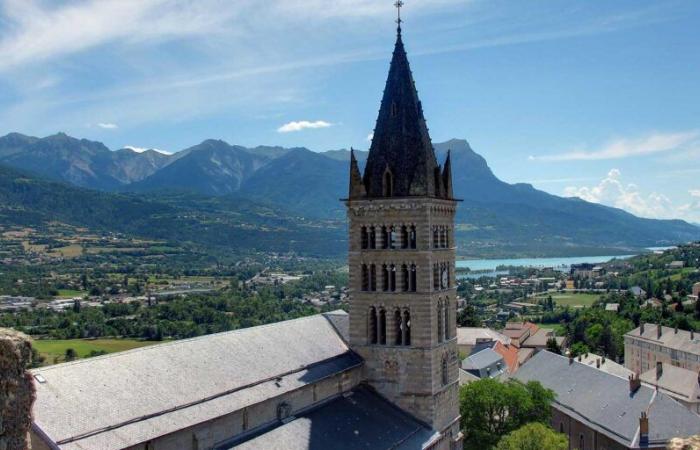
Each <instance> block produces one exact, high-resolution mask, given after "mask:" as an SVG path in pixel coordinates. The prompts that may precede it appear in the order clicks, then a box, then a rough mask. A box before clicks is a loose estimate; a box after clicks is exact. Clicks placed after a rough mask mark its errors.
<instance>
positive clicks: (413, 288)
mask: <svg viewBox="0 0 700 450" xmlns="http://www.w3.org/2000/svg"><path fill="white" fill-rule="evenodd" d="M416 278H417V276H416V265H415V264H411V281H410V283H409V287H408V290H409V291H411V292H416V281H417V280H416Z"/></svg>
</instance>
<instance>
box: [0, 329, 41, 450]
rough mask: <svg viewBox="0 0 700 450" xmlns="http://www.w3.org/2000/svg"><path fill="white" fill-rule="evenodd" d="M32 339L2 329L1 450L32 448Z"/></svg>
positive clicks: (0, 359)
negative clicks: (30, 433)
mask: <svg viewBox="0 0 700 450" xmlns="http://www.w3.org/2000/svg"><path fill="white" fill-rule="evenodd" d="M31 359H32V346H31V344H30V340H29V337H27V336H25V335H24V334H22V333H18V332H16V331H13V330H8V329H4V328H0V450H24V449H29V448H30V446H29V438H28V435H29V428H30V426H31V423H32V414H31V411H32V404H33V403H34V398H35V391H34V383H33V379H32V377H31V375H30V374H29V373H28V372H27V371H26V370H25V369H26V367H27V366H28V365H29V363H30V362H31Z"/></svg>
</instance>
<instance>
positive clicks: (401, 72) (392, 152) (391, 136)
mask: <svg viewBox="0 0 700 450" xmlns="http://www.w3.org/2000/svg"><path fill="white" fill-rule="evenodd" d="M387 173H389V174H390V176H391V179H392V189H391V194H390V195H389V196H393V197H409V196H430V197H447V192H448V191H449V190H450V189H447V187H446V184H449V185H451V180H448V178H449V175H450V174H449V173H448V172H444V173H443V172H442V171H441V169H440V166H439V165H438V163H437V160H436V159H435V152H434V150H433V145H432V142H431V140H430V135H429V133H428V127H427V125H426V123H425V117H424V116H423V106H422V104H421V102H420V99H419V98H418V92H417V91H416V87H415V83H414V81H413V75H412V73H411V68H410V66H409V63H408V57H407V56H406V50H405V49H404V45H403V40H402V37H401V31H400V29H399V32H398V34H397V38H396V45H395V48H394V54H393V58H392V60H391V66H390V68H389V76H388V78H387V81H386V87H385V89H384V96H383V98H382V103H381V107H380V110H379V116H378V118H377V124H376V127H375V129H374V137H373V139H372V145H371V147H370V151H369V156H368V158H367V164H366V166H365V173H364V177H363V180H362V181H363V184H364V186H363V188H364V189H366V195H367V197H385V196H387V194H386V190H385V183H386V176H387ZM356 174H357V169H356V166H351V187H350V198H357V197H358V196H359V193H360V191H361V190H362V189H359V188H358V186H357V184H356V181H353V179H356V176H355V175H356ZM450 187H451V186H450ZM450 197H451V195H450Z"/></svg>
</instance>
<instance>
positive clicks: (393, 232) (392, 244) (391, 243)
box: [389, 226, 396, 250]
mask: <svg viewBox="0 0 700 450" xmlns="http://www.w3.org/2000/svg"><path fill="white" fill-rule="evenodd" d="M389 248H390V249H392V250H393V249H395V248H396V228H394V227H393V226H391V227H389Z"/></svg>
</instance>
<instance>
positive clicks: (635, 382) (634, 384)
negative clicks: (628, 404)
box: [627, 373, 642, 394]
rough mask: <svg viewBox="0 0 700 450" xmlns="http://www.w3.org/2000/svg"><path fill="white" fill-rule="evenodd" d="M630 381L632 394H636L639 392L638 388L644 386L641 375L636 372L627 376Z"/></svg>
mask: <svg viewBox="0 0 700 450" xmlns="http://www.w3.org/2000/svg"><path fill="white" fill-rule="evenodd" d="M627 378H628V379H629V382H630V394H634V393H635V392H637V390H638V389H639V388H640V387H641V386H642V382H641V380H640V379H639V375H637V374H636V373H633V374H632V375H630V376H629V377H627Z"/></svg>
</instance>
